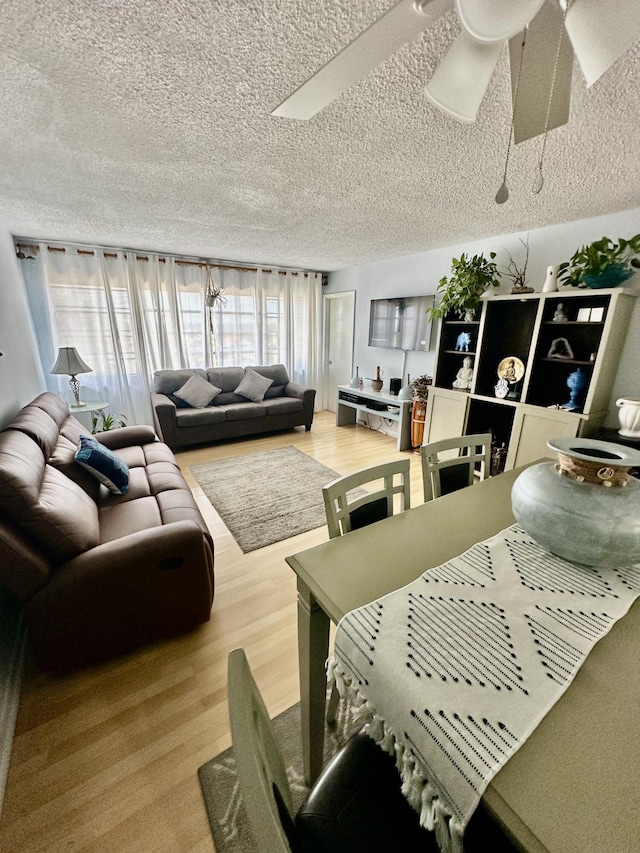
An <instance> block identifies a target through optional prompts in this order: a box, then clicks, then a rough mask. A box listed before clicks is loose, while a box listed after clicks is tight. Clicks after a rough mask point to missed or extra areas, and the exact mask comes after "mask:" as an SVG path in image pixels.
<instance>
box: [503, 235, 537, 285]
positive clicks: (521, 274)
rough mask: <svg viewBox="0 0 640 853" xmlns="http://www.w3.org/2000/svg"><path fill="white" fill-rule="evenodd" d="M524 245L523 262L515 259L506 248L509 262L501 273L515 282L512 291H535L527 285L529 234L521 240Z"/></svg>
mask: <svg viewBox="0 0 640 853" xmlns="http://www.w3.org/2000/svg"><path fill="white" fill-rule="evenodd" d="M520 242H521V243H522V245H523V246H524V262H523V263H522V264H519V263H517V262H516V261H515V260H514V259H513V255H512V254H511V252H510V251H509V250H508V249H505V252H506V253H507V255H508V257H509V263H508V264H507V266H506V269H504V270H503V271H502V273H501V275H503V276H505V278H508V279H509V280H510V281H511V282H513V287H512V288H511V293H533V288H532V287H528V286H527V266H528V264H529V235H528V234H527V239H526V241H525V240H520Z"/></svg>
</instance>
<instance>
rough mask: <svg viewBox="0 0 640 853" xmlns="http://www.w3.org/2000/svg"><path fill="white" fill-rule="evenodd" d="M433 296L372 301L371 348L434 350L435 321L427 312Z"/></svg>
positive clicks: (370, 319) (431, 305) (370, 322)
mask: <svg viewBox="0 0 640 853" xmlns="http://www.w3.org/2000/svg"><path fill="white" fill-rule="evenodd" d="M433 301H434V298H433V296H405V297H402V298H401V297H393V298H389V299H372V300H371V314H370V316H369V346H370V347H387V348H392V349H402V350H421V351H423V352H426V351H427V350H429V349H430V348H431V320H429V319H428V317H427V313H426V311H427V308H432V307H433Z"/></svg>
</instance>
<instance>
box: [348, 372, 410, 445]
mask: <svg viewBox="0 0 640 853" xmlns="http://www.w3.org/2000/svg"><path fill="white" fill-rule="evenodd" d="M351 398H356V400H355V402H354V401H353V399H351ZM371 402H373V403H379V404H381V405H382V404H384V406H385V407H386V406H398V407H399V411H398V412H390V411H389V410H388V409H386V408H384V409H375V408H372V407H370V406H369V403H371ZM358 412H364V413H366V414H369V415H377V416H378V417H380V418H385V419H386V420H390V421H397V422H398V435H397V439H396V446H397V448H398V450H411V400H399V399H398V398H397V397H395V396H394V395H393V394H388V393H385V392H384V391H372V390H371V389H370V388H369V389H366V390H362V391H360V390H359V389H358V388H352V387H351V386H350V385H338V396H337V400H336V426H348V425H349V424H354V423H356V421H357V419H358Z"/></svg>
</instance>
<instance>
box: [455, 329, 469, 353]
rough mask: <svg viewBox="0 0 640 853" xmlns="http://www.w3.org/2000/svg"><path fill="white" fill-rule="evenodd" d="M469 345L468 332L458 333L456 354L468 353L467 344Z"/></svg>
mask: <svg viewBox="0 0 640 853" xmlns="http://www.w3.org/2000/svg"><path fill="white" fill-rule="evenodd" d="M470 343H471V335H470V334H469V332H460V334H459V335H458V340H457V341H456V347H455V348H456V351H457V352H469V344H470Z"/></svg>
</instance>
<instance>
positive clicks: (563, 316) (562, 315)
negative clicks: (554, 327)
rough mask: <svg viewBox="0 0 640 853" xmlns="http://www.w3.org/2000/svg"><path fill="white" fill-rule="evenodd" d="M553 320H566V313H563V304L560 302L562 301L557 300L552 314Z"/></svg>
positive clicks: (557, 321)
mask: <svg viewBox="0 0 640 853" xmlns="http://www.w3.org/2000/svg"><path fill="white" fill-rule="evenodd" d="M553 322H554V323H566V322H567V315H566V314H565V311H564V305H563V304H562V302H558V307H557V308H556V311H555V314H554V315H553Z"/></svg>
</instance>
